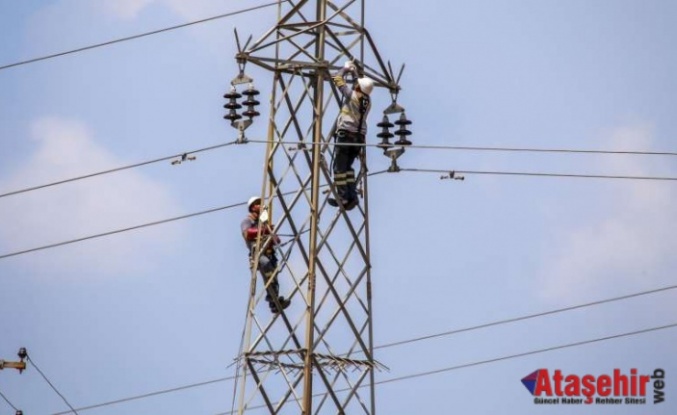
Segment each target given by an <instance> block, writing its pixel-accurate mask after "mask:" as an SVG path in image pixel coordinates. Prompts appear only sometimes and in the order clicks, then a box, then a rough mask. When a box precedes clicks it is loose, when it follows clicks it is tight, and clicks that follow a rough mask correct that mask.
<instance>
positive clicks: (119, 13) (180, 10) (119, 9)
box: [103, 0, 223, 20]
mask: <svg viewBox="0 0 677 415" xmlns="http://www.w3.org/2000/svg"><path fill="white" fill-rule="evenodd" d="M153 4H159V5H163V6H165V7H168V8H169V9H170V10H171V11H172V12H173V13H176V14H177V15H179V16H181V17H183V18H185V19H191V20H192V19H197V18H201V17H206V16H207V15H208V14H209V13H214V12H215V6H216V7H219V6H220V8H221V9H223V3H222V2H214V1H211V0H191V1H185V0H104V2H103V7H104V9H105V11H107V12H109V13H110V14H112V15H114V16H116V17H118V18H121V19H134V18H136V17H137V16H138V15H139V13H141V12H142V11H143V10H144V9H145V8H147V7H149V6H151V5H153ZM221 11H222V10H221Z"/></svg>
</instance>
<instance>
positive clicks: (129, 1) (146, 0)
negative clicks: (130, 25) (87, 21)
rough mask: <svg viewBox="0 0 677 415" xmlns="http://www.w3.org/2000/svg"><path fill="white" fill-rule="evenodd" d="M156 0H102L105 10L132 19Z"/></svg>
mask: <svg viewBox="0 0 677 415" xmlns="http://www.w3.org/2000/svg"><path fill="white" fill-rule="evenodd" d="M156 2H157V0H104V1H103V3H102V5H103V7H104V9H105V10H106V11H108V12H109V13H111V14H113V15H114V16H116V17H119V18H121V19H127V20H129V19H134V18H136V17H137V16H138V14H139V13H140V12H141V11H142V10H143V9H145V8H146V7H147V6H149V5H151V4H152V3H156Z"/></svg>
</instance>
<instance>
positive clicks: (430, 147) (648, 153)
mask: <svg viewBox="0 0 677 415" xmlns="http://www.w3.org/2000/svg"><path fill="white" fill-rule="evenodd" d="M247 141H248V142H250V143H259V144H276V143H277V144H287V145H297V146H308V145H309V146H313V145H322V146H324V145H336V144H334V143H310V142H305V141H284V142H282V141H273V140H247ZM341 145H342V146H349V147H378V148H382V147H380V144H358V143H341ZM404 148H407V149H409V148H417V149H424V150H456V151H498V152H517V153H521V152H525V153H574V154H616V155H641V156H677V152H672V151H637V150H585V149H571V148H529V147H485V146H441V145H425V144H411V145H408V146H404Z"/></svg>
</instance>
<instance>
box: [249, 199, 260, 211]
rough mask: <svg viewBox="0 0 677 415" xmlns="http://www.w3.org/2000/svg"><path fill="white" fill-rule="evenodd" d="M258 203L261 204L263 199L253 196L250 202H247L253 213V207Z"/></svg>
mask: <svg viewBox="0 0 677 415" xmlns="http://www.w3.org/2000/svg"><path fill="white" fill-rule="evenodd" d="M256 202H259V203H261V198H260V197H258V196H252V197H250V198H249V201H248V202H247V208H248V209H249V210H250V211H251V210H252V205H254V204H255V203H256Z"/></svg>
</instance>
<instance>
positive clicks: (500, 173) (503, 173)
mask: <svg viewBox="0 0 677 415" xmlns="http://www.w3.org/2000/svg"><path fill="white" fill-rule="evenodd" d="M400 171H408V172H415V173H438V174H439V173H441V174H449V173H454V174H478V175H480V174H482V175H498V176H536V177H568V178H579V179H625V180H661V181H677V177H660V176H615V175H601V174H569V173H539V172H517V171H482V170H454V169H449V170H440V169H415V168H402V169H400Z"/></svg>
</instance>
